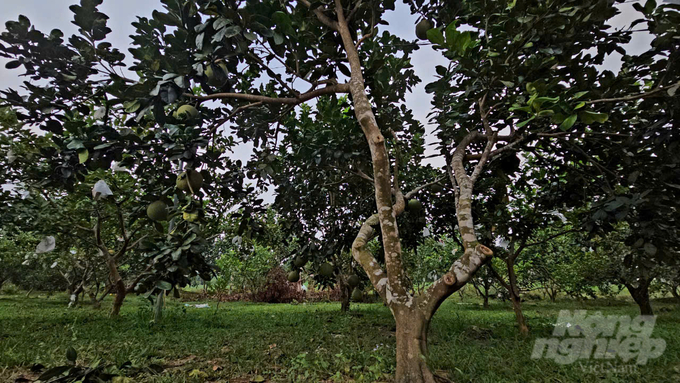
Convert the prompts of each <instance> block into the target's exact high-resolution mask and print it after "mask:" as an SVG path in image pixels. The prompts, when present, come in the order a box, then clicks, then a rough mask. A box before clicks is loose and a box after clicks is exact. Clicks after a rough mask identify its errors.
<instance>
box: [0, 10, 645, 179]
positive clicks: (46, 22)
mask: <svg viewBox="0 0 680 383" xmlns="http://www.w3.org/2000/svg"><path fill="white" fill-rule="evenodd" d="M634 2H635V1H627V2H626V3H625V4H623V5H621V6H620V9H621V11H622V13H621V14H620V15H618V16H617V17H616V18H615V19H614V20H612V23H611V25H612V26H613V27H614V28H616V29H619V28H622V27H624V26H626V25H629V24H630V22H632V21H633V20H635V19H636V18H637V15H636V13H637V12H636V11H634V10H633V8H632V3H634ZM76 3H78V2H77V1H76V0H0V15H3V18H4V19H5V20H2V21H3V23H2V27H1V30H2V31H4V30H5V27H4V21H7V20H17V18H18V16H19V15H20V14H21V15H24V16H26V17H28V18H29V19H30V20H31V22H32V24H33V25H34V26H35V27H36V29H38V30H41V31H43V32H45V33H49V31H50V30H52V29H54V28H58V29H60V30H61V31H62V32H64V35H65V36H70V35H71V34H74V33H77V28H76V26H75V25H73V24H72V23H71V20H73V16H72V13H71V11H70V10H69V9H68V7H69V6H70V5H71V4H76ZM154 9H162V6H161V4H160V1H159V0H115V1H114V0H105V1H104V3H103V4H102V6H101V7H100V10H101V11H102V12H103V13H105V14H106V15H108V16H109V17H110V19H109V23H108V25H109V27H110V28H111V29H112V33H111V34H110V35H109V37H108V39H107V41H109V42H111V43H112V44H113V46H115V47H117V48H119V49H120V50H121V52H123V53H125V54H126V55H127V56H128V62H127V63H128V64H130V63H131V61H129V58H130V54H129V52H128V48H129V43H130V38H129V35H131V34H133V33H134V27H132V25H131V24H130V23H132V22H133V21H135V20H136V17H137V16H144V17H151V13H152V11H153V10H154ZM386 20H387V21H388V22H389V23H390V25H389V26H381V28H383V29H384V30H387V31H389V32H390V33H393V34H395V35H397V36H398V37H401V38H403V39H406V40H412V39H415V36H414V35H415V32H414V29H415V24H416V20H417V17H416V16H414V15H411V14H410V12H409V8H408V6H406V5H404V4H403V3H402V2H401V1H398V2H397V8H396V10H395V11H391V12H388V14H387V15H386ZM650 42H651V37H650V36H649V35H648V34H646V33H636V34H635V37H634V39H633V41H632V42H631V43H630V44H629V46H627V47H626V49H627V50H628V51H629V52H630V53H633V54H635V53H640V52H642V51H644V50H646V49H647V47H649V44H650ZM619 57H620V55H618V53H615V54H614V55H612V57H611V58H609V59H608V60H607V62H606V63H605V64H604V65H603V68H602V69H609V70H612V71H614V72H616V71H618V69H619V67H620V60H619ZM6 61H7V60H4V59H2V58H0V89H7V88H15V89H16V88H19V87H20V86H21V84H22V82H23V81H24V80H23V79H22V78H19V77H17V73H18V72H19V71H18V70H12V71H10V70H7V69H5V63H6ZM412 64H413V66H414V69H415V71H416V73H417V74H418V76H419V77H420V78H421V80H422V82H421V83H420V84H419V86H417V87H416V88H415V89H414V91H413V92H412V93H411V94H408V95H407V98H406V105H407V106H408V107H410V108H411V109H412V110H413V111H414V116H415V117H416V118H417V119H418V120H419V121H421V122H422V123H423V124H425V125H426V131H427V132H428V133H430V132H432V131H433V128H434V127H433V126H431V125H429V124H427V114H428V113H429V111H430V102H431V100H432V97H431V95H428V94H427V93H425V85H426V84H427V83H429V82H431V81H433V80H434V78H435V67H436V66H437V65H446V60H445V59H444V57H443V56H442V55H441V54H440V53H439V52H436V51H434V50H433V49H432V48H430V47H429V46H422V47H421V49H419V50H418V51H416V52H415V53H414V54H413V57H412ZM433 142H434V137H433V136H432V135H428V136H427V137H426V143H428V144H431V143H433ZM432 153H433V151H432V150H428V151H426V154H432ZM235 157H238V158H240V159H242V160H247V159H249V158H250V147H249V146H248V145H243V146H241V147H239V148H237V150H236V152H235ZM429 162H430V163H432V164H433V165H435V166H443V159H442V158H441V157H439V158H433V159H431V160H429Z"/></svg>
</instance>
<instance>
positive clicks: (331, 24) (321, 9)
mask: <svg viewBox="0 0 680 383" xmlns="http://www.w3.org/2000/svg"><path fill="white" fill-rule="evenodd" d="M300 2H301V3H302V4H304V5H306V6H307V8H309V7H311V6H312V4H311V3H310V2H309V1H307V0H300ZM324 11H326V8H324V7H317V8H315V9H314V11H313V12H314V14H315V15H316V18H317V19H319V21H321V23H323V24H325V25H326V26H327V27H329V28H331V29H332V30H334V31H337V30H338V23H337V22H336V21H333V20H331V19H330V18H329V17H328V16H326V15H324V14H323V13H324Z"/></svg>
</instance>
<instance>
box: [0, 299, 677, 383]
mask: <svg viewBox="0 0 680 383" xmlns="http://www.w3.org/2000/svg"><path fill="white" fill-rule="evenodd" d="M104 303H105V304H104V305H103V307H102V309H100V310H94V309H92V308H90V307H88V306H84V307H81V308H78V309H68V308H66V297H65V296H63V295H54V296H52V297H49V298H47V297H44V296H36V297H32V298H25V296H23V295H0V381H3V382H4V381H13V378H14V377H16V376H17V374H18V373H25V372H27V370H28V369H29V368H30V366H31V365H33V364H35V363H40V364H43V365H45V366H54V365H59V364H63V363H64V362H65V359H66V358H65V352H66V349H67V348H68V347H69V346H73V347H74V348H75V349H76V350H77V351H78V354H79V363H82V364H87V363H91V362H92V361H94V360H97V359H99V358H102V359H104V360H106V361H107V362H108V363H112V364H115V365H120V364H122V363H123V362H125V361H130V362H132V365H133V367H134V369H133V370H134V371H135V373H134V376H133V379H134V381H135V382H203V381H216V382H217V381H220V382H227V381H230V382H248V381H250V380H251V379H255V378H257V377H258V375H259V376H262V377H264V378H266V379H267V381H273V382H319V381H331V382H332V381H337V382H346V381H356V382H374V381H379V382H388V381H390V380H391V378H392V376H393V373H394V363H395V338H394V329H395V325H394V321H393V319H392V316H391V314H390V312H389V310H388V309H387V308H385V307H383V306H382V305H381V304H354V305H353V306H352V311H351V313H349V314H341V313H340V305H339V303H315V304H297V305H285V304H279V305H271V304H254V303H238V302H237V303H222V304H220V305H219V308H218V307H217V305H216V302H194V303H209V304H210V306H211V307H210V308H207V309H198V308H195V307H187V306H185V304H184V303H183V302H179V301H175V300H172V299H168V301H167V306H166V309H165V311H164V316H163V320H162V322H161V323H153V322H152V320H151V319H152V311H151V305H150V304H149V303H148V302H147V301H145V300H143V299H141V298H139V297H130V298H129V299H128V300H127V301H126V303H125V305H124V306H123V310H122V313H121V316H120V317H119V318H109V317H108V315H107V313H108V308H109V307H108V305H110V300H107V301H105V302H104ZM654 303H655V309H656V310H657V311H658V312H659V317H658V319H657V324H656V327H655V329H654V334H653V337H654V338H663V339H665V340H666V343H667V348H666V351H665V353H664V354H663V355H662V356H661V357H659V358H657V359H653V360H650V361H649V363H648V364H647V365H645V366H637V367H636V368H634V369H632V371H627V372H624V373H622V372H618V373H610V372H606V371H605V372H592V371H586V372H584V371H583V370H582V368H581V366H579V364H578V363H575V364H570V365H559V364H557V363H555V362H554V361H552V360H548V359H540V360H533V359H531V357H530V356H531V352H532V349H533V345H534V341H535V339H536V338H537V337H551V333H552V330H553V325H554V323H555V320H556V318H557V314H558V312H559V310H564V309H569V310H575V309H588V310H592V311H601V312H602V313H603V314H604V315H614V314H616V315H629V316H636V315H637V306H634V305H632V304H630V303H629V302H624V301H618V300H617V301H611V300H610V301H605V300H602V301H587V302H573V301H563V302H558V303H556V304H550V303H548V302H545V301H540V302H526V303H525V304H524V307H525V314H526V316H527V318H528V322H529V326H530V327H531V331H532V334H531V335H530V336H529V337H528V338H523V337H521V336H519V335H518V333H517V329H516V327H515V322H514V314H513V312H512V310H511V308H510V306H509V304H504V303H501V302H493V303H492V305H491V307H490V308H489V309H487V310H484V309H482V308H481V306H480V305H479V304H478V302H477V301H474V300H472V299H470V298H469V297H465V299H464V302H461V301H460V297H458V296H456V297H455V299H454V298H452V299H449V300H448V301H447V302H446V303H445V304H444V305H443V306H442V307H441V308H440V310H439V311H438V313H437V315H436V316H435V318H434V320H433V323H432V326H431V330H430V338H429V339H430V365H431V367H432V369H433V370H436V371H439V373H440V374H441V375H447V376H448V377H449V378H451V379H452V380H454V381H457V382H489V383H491V382H493V383H497V382H622V383H623V382H626V383H628V382H679V381H680V344H679V342H678V340H679V339H680V309H678V305H677V304H674V303H672V302H660V301H657V302H654ZM591 363H592V361H591ZM600 363H601V362H600ZM614 363H616V360H615V361H614ZM628 364H630V362H629V363H628ZM155 365H160V366H163V367H164V370H163V371H162V372H160V373H158V374H156V373H153V372H152V371H151V370H150V369H149V366H151V367H153V366H155ZM605 367H607V366H605Z"/></svg>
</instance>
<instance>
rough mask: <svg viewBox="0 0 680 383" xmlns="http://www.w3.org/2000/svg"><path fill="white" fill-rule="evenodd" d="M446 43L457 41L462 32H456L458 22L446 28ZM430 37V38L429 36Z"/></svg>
mask: <svg viewBox="0 0 680 383" xmlns="http://www.w3.org/2000/svg"><path fill="white" fill-rule="evenodd" d="M445 33H446V41H448V42H449V43H451V42H452V41H454V40H455V39H456V36H457V35H460V32H458V31H457V30H456V22H455V21H454V22H452V23H450V24H449V25H447V26H446V31H445ZM428 37H429V36H428Z"/></svg>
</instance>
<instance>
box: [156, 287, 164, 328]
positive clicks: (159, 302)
mask: <svg viewBox="0 0 680 383" xmlns="http://www.w3.org/2000/svg"><path fill="white" fill-rule="evenodd" d="M164 303H165V291H161V292H160V294H158V295H157V296H156V302H155V304H154V307H153V320H154V322H156V323H159V322H160V321H161V319H163V304H164Z"/></svg>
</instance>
